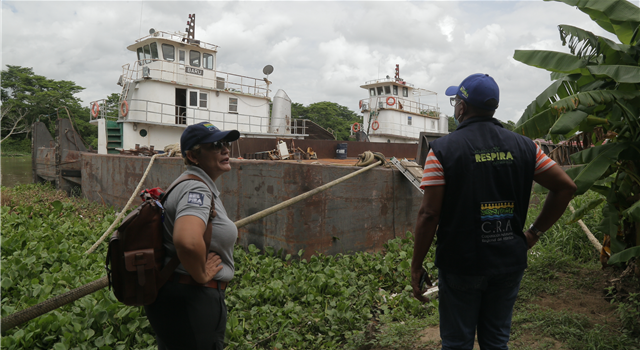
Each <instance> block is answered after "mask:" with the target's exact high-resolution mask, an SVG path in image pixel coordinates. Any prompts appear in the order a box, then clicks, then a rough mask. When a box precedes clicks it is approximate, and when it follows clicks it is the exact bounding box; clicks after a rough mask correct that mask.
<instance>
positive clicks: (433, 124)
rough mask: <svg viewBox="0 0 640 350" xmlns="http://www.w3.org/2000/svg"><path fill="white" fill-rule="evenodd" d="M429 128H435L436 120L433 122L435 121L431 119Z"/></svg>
mask: <svg viewBox="0 0 640 350" xmlns="http://www.w3.org/2000/svg"><path fill="white" fill-rule="evenodd" d="M431 128H432V129H435V128H436V122H435V121H433V120H432V121H431Z"/></svg>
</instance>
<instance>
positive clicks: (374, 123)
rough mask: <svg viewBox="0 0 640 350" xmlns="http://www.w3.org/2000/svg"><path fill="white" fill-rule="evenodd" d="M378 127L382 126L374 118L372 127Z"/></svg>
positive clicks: (375, 128)
mask: <svg viewBox="0 0 640 350" xmlns="http://www.w3.org/2000/svg"><path fill="white" fill-rule="evenodd" d="M378 128H380V123H378V121H377V120H374V121H373V123H371V129H373V130H378Z"/></svg>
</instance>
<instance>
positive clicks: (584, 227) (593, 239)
mask: <svg viewBox="0 0 640 350" xmlns="http://www.w3.org/2000/svg"><path fill="white" fill-rule="evenodd" d="M569 210H571V212H572V213H575V212H576V210H575V209H573V205H571V203H569ZM578 225H580V227H581V228H582V231H584V233H585V234H586V235H587V238H589V241H590V242H591V244H593V246H594V247H595V248H596V250H597V251H598V252H600V251H602V244H600V242H598V239H597V238H596V237H595V236H594V235H593V233H591V231H589V228H588V227H587V225H585V224H584V222H582V220H578Z"/></svg>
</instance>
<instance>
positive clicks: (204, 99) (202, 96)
mask: <svg viewBox="0 0 640 350" xmlns="http://www.w3.org/2000/svg"><path fill="white" fill-rule="evenodd" d="M200 107H202V108H207V94H206V93H204V92H201V93H200Z"/></svg>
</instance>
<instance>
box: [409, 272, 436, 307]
mask: <svg viewBox="0 0 640 350" xmlns="http://www.w3.org/2000/svg"><path fill="white" fill-rule="evenodd" d="M423 274H424V276H425V277H424V278H425V280H424V281H425V284H426V285H427V287H432V284H431V279H429V274H428V273H427V270H425V269H424V268H423V267H420V269H416V270H414V269H411V287H412V288H413V296H414V297H415V298H416V299H418V300H420V301H421V302H423V303H426V302H428V301H429V299H427V298H425V297H424V296H423V295H422V294H424V293H425V292H426V291H427V289H428V288H425V289H424V290H421V289H420V279H421V278H422V276H423Z"/></svg>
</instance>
